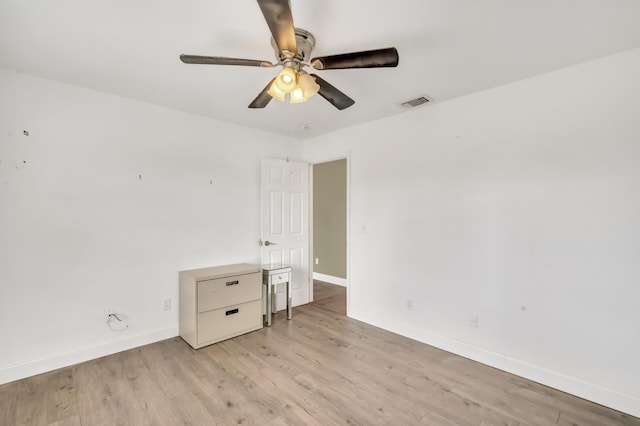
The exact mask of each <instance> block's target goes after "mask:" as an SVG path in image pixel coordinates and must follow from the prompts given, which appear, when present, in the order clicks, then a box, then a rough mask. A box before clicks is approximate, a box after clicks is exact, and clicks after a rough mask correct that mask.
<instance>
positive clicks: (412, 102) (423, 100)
mask: <svg viewBox="0 0 640 426" xmlns="http://www.w3.org/2000/svg"><path fill="white" fill-rule="evenodd" d="M428 102H431V101H430V100H429V98H427V97H426V96H420V97H419V98H415V99H411V100H410V101H407V102H403V103H402V106H403V107H407V108H414V107H417V106H420V105H424V104H426V103H428Z"/></svg>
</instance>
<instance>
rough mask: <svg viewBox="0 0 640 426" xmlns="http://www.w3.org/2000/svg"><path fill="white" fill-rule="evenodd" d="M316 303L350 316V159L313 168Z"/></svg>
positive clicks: (313, 245) (313, 247) (314, 294)
mask: <svg viewBox="0 0 640 426" xmlns="http://www.w3.org/2000/svg"><path fill="white" fill-rule="evenodd" d="M312 176H313V177H312V197H313V202H312V206H313V207H312V220H313V227H312V235H313V237H312V239H313V244H312V253H313V256H312V270H313V289H314V290H313V302H314V304H315V305H317V306H319V307H322V308H325V309H329V310H331V311H333V312H336V313H339V314H342V315H346V313H347V283H348V280H347V270H348V267H347V265H348V255H347V229H348V212H347V210H348V194H347V188H348V186H347V159H346V158H343V159H338V160H333V161H327V162H323V163H317V164H314V165H313V166H312Z"/></svg>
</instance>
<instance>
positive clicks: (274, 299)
mask: <svg viewBox="0 0 640 426" xmlns="http://www.w3.org/2000/svg"><path fill="white" fill-rule="evenodd" d="M277 289H278V286H276V285H274V284H271V312H273V313H274V314H275V313H276V312H278V295H277V292H276V290H277Z"/></svg>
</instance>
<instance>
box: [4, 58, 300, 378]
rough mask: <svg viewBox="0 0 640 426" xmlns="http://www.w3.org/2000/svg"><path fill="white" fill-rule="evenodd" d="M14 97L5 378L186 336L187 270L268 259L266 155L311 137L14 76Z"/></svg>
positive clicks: (8, 160)
mask: <svg viewBox="0 0 640 426" xmlns="http://www.w3.org/2000/svg"><path fill="white" fill-rule="evenodd" d="M0 93H1V95H0V265H1V266H0V342H2V343H1V344H0V348H1V349H0V383H3V382H7V381H11V380H14V379H17V378H21V377H26V376H29V375H32V374H36V373H39V372H41V371H46V370H49V369H53V368H57V367H60V366H63V365H68V364H72V363H75V362H78V361H82V360H85V359H90V358H93V357H96V356H101V355H104V354H108V353H112V352H116V351H118V350H123V349H126V348H130V347H135V346H138V345H141V344H145V343H149V342H152V341H155V340H160V339H163V338H167V337H171V336H175V335H177V333H178V310H177V307H178V271H179V270H182V269H189V268H196V267H204V266H210V265H220V264H227V263H236V262H259V261H260V250H259V247H258V245H257V241H258V239H259V238H260V158H261V157H262V156H277V157H285V156H291V157H294V158H295V157H296V156H298V155H299V153H300V152H301V150H300V145H301V144H300V142H299V141H293V140H287V139H286V138H282V137H278V136H275V135H270V134H267V133H262V132H258V131H253V130H248V129H243V128H240V127H237V126H232V125H227V124H223V123H220V122H216V121H212V120H208V119H205V118H202V117H197V116H193V115H188V114H184V113H180V112H177V111H172V110H168V109H164V108H160V107H156V106H151V105H148V104H143V103H140V102H135V101H132V100H127V99H123V98H119V97H116V96H111V95H107V94H104V93H99V92H94V91H90V90H86V89H82V88H78V87H73V86H68V85H64V84H60V83H56V82H52V81H48V80H43V79H38V78H34V77H31V76H26V75H21V74H18V73H16V72H13V71H7V70H0ZM23 130H27V131H28V132H29V136H25V135H23ZM140 175H141V176H142V179H140V178H139V176H140ZM169 298H170V299H172V305H173V309H171V310H170V311H164V310H163V301H164V300H165V299H169ZM107 307H113V308H115V309H116V310H117V311H118V312H122V313H125V314H126V315H127V316H128V322H129V328H128V329H127V330H126V331H123V332H117V333H116V332H112V331H110V330H109V329H108V328H107V326H106V325H105V316H104V309H105V308H107Z"/></svg>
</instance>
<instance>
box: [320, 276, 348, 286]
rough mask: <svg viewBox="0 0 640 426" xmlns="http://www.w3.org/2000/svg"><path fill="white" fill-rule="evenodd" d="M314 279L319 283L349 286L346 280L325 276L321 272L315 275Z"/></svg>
mask: <svg viewBox="0 0 640 426" xmlns="http://www.w3.org/2000/svg"><path fill="white" fill-rule="evenodd" d="M313 279H314V280H318V281H324V282H325V283H329V284H335V285H341V286H342V287H346V286H347V280H345V279H344V278H339V277H334V276H332V275H325V274H321V273H319V272H314V273H313Z"/></svg>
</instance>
